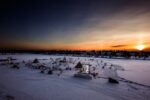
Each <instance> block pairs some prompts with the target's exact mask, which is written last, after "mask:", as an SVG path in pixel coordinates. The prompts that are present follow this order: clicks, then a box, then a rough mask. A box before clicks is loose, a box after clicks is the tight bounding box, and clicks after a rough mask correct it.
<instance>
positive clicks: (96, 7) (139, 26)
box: [0, 0, 150, 50]
mask: <svg viewBox="0 0 150 100" xmlns="http://www.w3.org/2000/svg"><path fill="white" fill-rule="evenodd" d="M0 12H1V14H0V15H1V16H0V48H1V49H7V48H9V49H37V50H38V49H41V50H51V49H69V50H110V49H111V50H132V49H135V46H136V45H141V44H142V45H145V49H149V48H150V0H48V1H45V0H41V1H39V0H35V1H33V0H25V1H22V0H20V1H15V0H2V1H0Z"/></svg>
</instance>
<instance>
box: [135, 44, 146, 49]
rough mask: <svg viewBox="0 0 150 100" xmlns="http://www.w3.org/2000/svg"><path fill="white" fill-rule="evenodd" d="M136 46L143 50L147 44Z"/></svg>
mask: <svg viewBox="0 0 150 100" xmlns="http://www.w3.org/2000/svg"><path fill="white" fill-rule="evenodd" d="M135 48H136V49H138V50H140V51H141V50H143V49H144V48H145V45H143V44H141V45H137V46H136V47H135Z"/></svg>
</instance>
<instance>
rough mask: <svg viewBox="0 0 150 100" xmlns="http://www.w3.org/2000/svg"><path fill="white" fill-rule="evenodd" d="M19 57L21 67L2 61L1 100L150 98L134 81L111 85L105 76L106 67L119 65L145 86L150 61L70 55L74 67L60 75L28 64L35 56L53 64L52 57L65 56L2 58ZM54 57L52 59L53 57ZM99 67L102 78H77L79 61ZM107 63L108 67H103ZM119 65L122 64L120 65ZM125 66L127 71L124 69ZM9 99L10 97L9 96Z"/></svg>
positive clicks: (120, 70)
mask: <svg viewBox="0 0 150 100" xmlns="http://www.w3.org/2000/svg"><path fill="white" fill-rule="evenodd" d="M8 57H12V58H15V59H16V60H14V61H13V62H18V63H19V66H20V69H12V68H10V67H11V66H12V65H10V64H4V63H2V62H0V64H1V65H0V100H69V99H70V100H149V98H150V88H149V87H146V86H142V85H138V84H134V83H129V82H124V81H120V83H119V84H110V83H108V80H107V79H105V78H100V77H106V76H107V74H108V73H106V71H105V69H107V68H109V67H110V66H111V65H112V64H114V65H116V67H115V68H116V69H117V70H118V71H117V72H118V75H119V76H120V77H123V78H125V79H127V80H131V81H133V82H137V83H140V84H144V85H150V78H149V76H150V73H149V71H150V61H143V60H123V59H104V58H87V57H66V59H67V61H68V64H67V65H61V66H62V68H64V67H66V66H69V67H71V68H72V70H71V71H70V70H65V71H63V73H62V74H61V75H60V76H58V74H57V73H58V72H55V73H54V74H53V75H48V74H41V73H40V70H38V69H32V68H30V67H28V65H27V64H26V63H29V62H31V61H33V60H34V59H35V58H37V59H40V60H39V61H40V63H42V64H44V65H46V66H51V63H50V62H51V59H53V60H56V59H57V58H61V59H63V58H64V56H50V55H40V54H15V55H0V59H6V58H8ZM50 58H51V59H50ZM79 61H80V62H81V63H83V64H84V63H85V64H90V65H92V66H95V67H96V72H98V73H99V77H97V78H96V79H94V78H93V79H92V80H85V79H80V78H75V77H73V75H74V74H75V73H76V70H74V69H73V68H74V66H75V65H76V64H77V62H79ZM104 63H107V67H106V68H105V69H103V68H102V67H103V65H104ZM117 66H118V67H117ZM123 69H124V70H123ZM8 98H9V99H8Z"/></svg>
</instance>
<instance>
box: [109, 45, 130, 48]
mask: <svg viewBox="0 0 150 100" xmlns="http://www.w3.org/2000/svg"><path fill="white" fill-rule="evenodd" d="M126 46H128V45H114V46H111V47H113V48H120V47H126Z"/></svg>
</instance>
